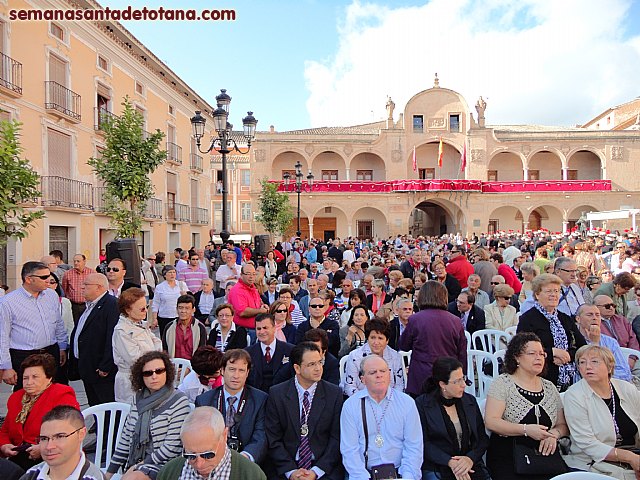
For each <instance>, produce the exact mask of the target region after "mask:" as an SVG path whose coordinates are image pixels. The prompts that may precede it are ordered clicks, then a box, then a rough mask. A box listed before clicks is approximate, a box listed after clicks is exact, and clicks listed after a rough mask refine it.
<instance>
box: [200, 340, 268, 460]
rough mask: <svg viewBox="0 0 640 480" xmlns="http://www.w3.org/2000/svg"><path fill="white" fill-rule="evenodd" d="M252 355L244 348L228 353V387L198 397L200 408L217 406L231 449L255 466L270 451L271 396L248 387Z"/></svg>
mask: <svg viewBox="0 0 640 480" xmlns="http://www.w3.org/2000/svg"><path fill="white" fill-rule="evenodd" d="M250 370H251V356H250V355H249V354H248V353H247V352H246V351H245V350H241V349H232V350H227V351H226V352H224V355H223V357H222V377H223V378H224V384H223V385H221V386H220V387H218V388H214V389H213V390H209V391H208V392H204V393H202V394H200V395H198V397H197V398H196V402H195V403H196V407H205V406H208V407H214V408H216V409H218V410H219V411H220V413H222V416H223V417H224V422H225V426H226V427H227V446H228V447H229V448H231V449H232V450H235V451H236V452H239V453H241V454H243V455H244V456H245V457H247V458H248V459H249V460H251V461H253V462H255V463H258V464H259V463H261V462H262V460H263V459H264V457H265V454H266V452H267V437H266V434H265V431H264V410H265V404H266V401H267V394H266V393H264V392H263V391H261V390H258V389H257V388H253V387H250V386H249V385H247V377H248V376H249V371H250Z"/></svg>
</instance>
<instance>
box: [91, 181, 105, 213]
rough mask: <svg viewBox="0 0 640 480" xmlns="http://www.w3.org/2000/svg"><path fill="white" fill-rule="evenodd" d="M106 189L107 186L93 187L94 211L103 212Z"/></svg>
mask: <svg viewBox="0 0 640 480" xmlns="http://www.w3.org/2000/svg"><path fill="white" fill-rule="evenodd" d="M106 191H107V187H93V211H94V212H96V213H105V212H106V209H105V203H106V202H105V199H104V194H105V192H106Z"/></svg>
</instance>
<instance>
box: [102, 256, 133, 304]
mask: <svg viewBox="0 0 640 480" xmlns="http://www.w3.org/2000/svg"><path fill="white" fill-rule="evenodd" d="M105 271H106V275H107V280H109V295H113V296H114V297H116V298H120V294H122V292H124V291H125V290H127V289H128V288H134V287H135V288H140V285H138V284H137V283H133V282H129V281H125V279H124V277H125V275H126V274H127V264H126V262H125V261H124V260H122V259H121V258H114V259H112V260H111V261H110V262H109V265H107V268H106V269H105Z"/></svg>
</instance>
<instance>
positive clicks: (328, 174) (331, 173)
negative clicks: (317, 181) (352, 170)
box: [322, 170, 338, 182]
mask: <svg viewBox="0 0 640 480" xmlns="http://www.w3.org/2000/svg"><path fill="white" fill-rule="evenodd" d="M337 180H338V170H322V181H323V182H329V181H337Z"/></svg>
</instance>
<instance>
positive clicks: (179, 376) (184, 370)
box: [171, 358, 191, 388]
mask: <svg viewBox="0 0 640 480" xmlns="http://www.w3.org/2000/svg"><path fill="white" fill-rule="evenodd" d="M171 363H173V366H174V367H176V378H175V379H174V381H173V386H174V387H175V388H178V385H180V384H181V383H182V381H183V380H184V377H186V376H187V374H188V373H189V372H190V371H191V362H190V361H189V360H186V359H184V358H172V359H171Z"/></svg>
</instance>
